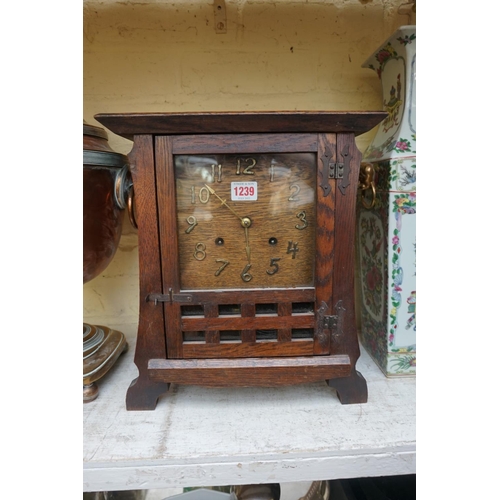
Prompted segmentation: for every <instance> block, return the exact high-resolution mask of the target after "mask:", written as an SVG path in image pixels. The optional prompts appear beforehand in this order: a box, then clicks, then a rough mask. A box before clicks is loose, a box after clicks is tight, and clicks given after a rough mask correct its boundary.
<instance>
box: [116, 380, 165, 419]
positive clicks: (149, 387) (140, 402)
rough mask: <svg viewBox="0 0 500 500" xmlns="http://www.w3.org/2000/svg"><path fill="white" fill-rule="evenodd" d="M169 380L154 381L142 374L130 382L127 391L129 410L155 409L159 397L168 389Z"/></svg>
mask: <svg viewBox="0 0 500 500" xmlns="http://www.w3.org/2000/svg"><path fill="white" fill-rule="evenodd" d="M169 387H170V384H169V383H167V382H153V381H151V380H149V378H142V377H141V376H140V375H139V377H137V378H136V379H135V380H133V381H132V383H131V384H130V386H129V388H128V391H127V398H126V406H127V410H129V411H141V410H154V409H155V408H156V403H157V401H158V398H159V397H160V396H161V395H162V394H163V393H165V392H167V391H168V388H169Z"/></svg>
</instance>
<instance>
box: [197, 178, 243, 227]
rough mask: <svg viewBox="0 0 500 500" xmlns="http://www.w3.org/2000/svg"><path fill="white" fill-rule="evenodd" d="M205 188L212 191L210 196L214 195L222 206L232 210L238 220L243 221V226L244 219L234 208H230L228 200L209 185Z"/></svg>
mask: <svg viewBox="0 0 500 500" xmlns="http://www.w3.org/2000/svg"><path fill="white" fill-rule="evenodd" d="M205 187H206V188H207V189H208V190H209V191H210V194H213V195H214V196H215V197H216V198H218V200H219V201H220V203H221V205H224V206H225V207H227V208H229V210H231V212H233V214H234V215H236V217H238V219H240V221H241V225H242V226H243V218H241V217H240V216H239V215H238V214H237V213H236V212H235V211H234V210H233V209H232V207H230V206H229V205H228V204H227V203H226V200H224V199H222V198H221V197H220V196H219V195H218V194H217V193H216V192H215V191H214V190H213V189H212V188H211V187H210V186H209V185H208V184H205ZM243 227H244V226H243Z"/></svg>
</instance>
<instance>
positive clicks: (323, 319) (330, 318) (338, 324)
mask: <svg viewBox="0 0 500 500" xmlns="http://www.w3.org/2000/svg"><path fill="white" fill-rule="evenodd" d="M327 309H328V306H327V305H326V303H325V302H322V303H321V307H320V308H319V309H318V311H317V313H316V314H317V325H318V328H319V330H321V331H322V330H330V337H331V339H332V341H338V340H339V338H340V337H341V336H342V320H343V312H344V311H345V308H344V307H343V306H342V301H341V300H339V301H338V302H337V303H336V304H335V307H334V309H335V310H336V311H337V313H338V314H336V315H333V314H329V315H326V314H325V312H326V311H327ZM319 338H320V340H321V335H320V337H319Z"/></svg>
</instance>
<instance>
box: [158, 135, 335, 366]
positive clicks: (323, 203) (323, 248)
mask: <svg viewBox="0 0 500 500" xmlns="http://www.w3.org/2000/svg"><path fill="white" fill-rule="evenodd" d="M326 151H329V152H330V153H329V156H330V157H331V158H330V160H331V161H332V162H336V134H329V135H324V134H214V135H186V136H184V135H177V136H167V135H160V136H157V137H156V138H155V158H156V174H157V201H158V219H159V236H160V253H161V262H162V266H161V267H162V282H163V296H164V297H168V298H169V300H166V301H163V302H162V304H163V307H164V321H165V332H166V333H165V335H166V347H167V349H166V354H167V356H166V357H167V358H168V359H207V358H211V359H219V358H260V357H298V356H315V355H316V356H318V355H329V354H331V349H330V341H331V328H330V327H329V326H328V325H327V324H325V322H324V321H323V318H324V317H325V316H328V315H329V314H330V313H331V312H332V311H333V293H332V292H333V288H334V285H333V279H334V273H333V267H334V253H333V252H332V248H333V247H334V245H335V236H334V224H335V216H334V213H335V198H336V196H337V190H335V189H331V190H330V191H329V193H328V194H327V195H325V192H324V189H323V188H322V187H321V183H322V174H323V163H322V161H321V158H322V157H323V156H324V155H325V153H326ZM260 153H269V154H280V153H314V154H315V157H316V231H315V248H316V252H315V254H316V258H315V263H314V286H310V287H302V288H295V289H286V290H283V289H281V290H280V289H272V288H257V289H255V288H251V289H248V290H247V289H244V290H243V289H237V290H230V291H214V290H196V291H194V290H189V291H185V290H182V289H181V284H180V281H181V280H180V270H179V253H178V236H177V235H178V227H177V224H178V221H177V215H176V212H177V210H176V196H175V184H176V183H175V172H174V170H175V168H174V157H175V155H199V154H208V155H210V154H214V155H215V154H260ZM304 303H306V304H310V309H311V311H310V312H309V313H304V312H300V313H296V312H295V311H296V310H297V306H298V305H300V304H304ZM228 304H236V305H237V306H238V308H239V311H240V313H239V314H235V315H230V316H228V315H220V314H219V310H220V308H221V309H222V308H224V306H227V305H228ZM262 305H268V306H272V307H274V308H275V311H276V313H275V314H268V315H261V314H258V313H259V309H258V307H259V306H262ZM193 306H194V307H196V308H197V309H198V311H197V312H198V314H197V315H196V316H194V317H191V316H187V315H184V314H183V311H185V309H186V308H193ZM299 328H300V329H308V330H310V331H311V338H309V339H307V338H305V339H296V338H293V337H292V331H294V329H299ZM235 330H237V331H239V332H241V334H240V339H239V341H235V340H229V341H224V340H221V333H222V334H223V333H224V332H230V331H235ZM259 330H275V331H276V339H273V340H263V339H259V338H258V335H257V331H259ZM201 331H203V332H204V334H203V337H204V340H202V341H186V340H185V339H184V335H185V334H189V332H201Z"/></svg>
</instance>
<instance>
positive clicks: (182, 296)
mask: <svg viewBox="0 0 500 500" xmlns="http://www.w3.org/2000/svg"><path fill="white" fill-rule="evenodd" d="M192 301H193V296H192V295H189V294H188V293H174V291H173V290H172V289H171V288H169V289H168V294H167V295H165V294H161V293H150V294H149V295H148V296H147V297H146V302H154V303H155V306H156V305H157V304H158V302H170V304H173V303H174V302H192Z"/></svg>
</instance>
